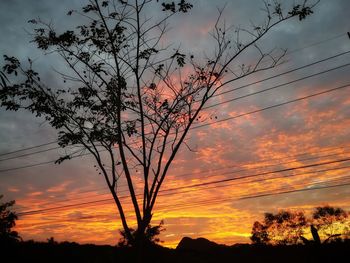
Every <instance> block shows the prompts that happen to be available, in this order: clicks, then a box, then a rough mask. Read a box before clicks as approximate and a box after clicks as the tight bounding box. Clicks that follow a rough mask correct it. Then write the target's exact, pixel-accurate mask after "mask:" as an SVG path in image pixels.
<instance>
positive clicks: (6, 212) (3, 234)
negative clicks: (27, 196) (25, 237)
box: [0, 195, 21, 243]
mask: <svg viewBox="0 0 350 263" xmlns="http://www.w3.org/2000/svg"><path fill="white" fill-rule="evenodd" d="M2 197H3V195H0V199H1V198H2ZM14 204H15V201H9V202H5V203H1V204H0V243H9V242H17V241H19V240H20V239H21V238H20V236H19V235H18V233H17V232H16V231H14V230H12V228H13V227H14V226H15V225H16V220H17V215H16V214H15V213H14V212H12V211H11V210H10V209H11V207H12V206H13V205H14Z"/></svg>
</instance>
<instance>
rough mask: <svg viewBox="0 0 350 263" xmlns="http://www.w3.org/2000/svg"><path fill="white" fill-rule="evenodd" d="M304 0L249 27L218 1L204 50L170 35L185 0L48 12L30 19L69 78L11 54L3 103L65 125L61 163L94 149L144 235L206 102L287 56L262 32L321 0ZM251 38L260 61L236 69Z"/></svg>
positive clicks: (95, 3) (138, 235)
mask: <svg viewBox="0 0 350 263" xmlns="http://www.w3.org/2000/svg"><path fill="white" fill-rule="evenodd" d="M300 2H301V3H300V4H298V5H297V4H295V5H294V6H292V7H291V11H289V12H288V10H287V11H285V10H283V9H282V8H281V4H280V3H278V2H277V1H271V3H270V2H269V1H266V2H264V4H265V6H264V11H265V13H266V19H265V20H264V21H263V22H262V23H261V24H260V25H259V26H256V25H254V26H253V27H252V28H248V29H247V28H242V27H228V26H227V25H226V23H225V21H223V19H222V12H223V10H221V9H219V10H218V11H219V12H218V18H217V20H216V22H215V24H214V25H213V31H212V33H211V37H212V38H213V40H214V43H215V44H214V45H213V50H212V52H206V57H203V58H200V57H199V58H196V57H195V56H194V55H193V54H191V53H189V54H187V52H184V51H182V50H180V49H179V48H176V49H172V48H170V47H167V46H164V45H163V42H164V39H165V36H166V33H167V31H168V24H169V23H170V22H171V18H172V17H173V16H175V15H184V14H185V13H186V14H187V15H188V14H189V12H190V10H191V8H192V4H190V3H188V2H187V1H185V0H179V1H171V2H170V1H165V2H159V1H158V0H157V1H152V0H142V1H141V0H136V1H132V2H131V1H121V0H118V1H117V0H110V1H100V0H91V1H90V2H89V4H88V5H86V6H83V7H82V8H81V10H71V11H69V12H68V14H67V15H68V16H71V15H78V16H81V17H83V19H84V21H86V23H85V24H81V25H77V26H75V27H72V28H69V29H68V30H66V31H63V32H58V31H57V30H55V29H54V27H53V26H52V24H51V23H46V22H45V21H42V20H41V19H35V20H30V21H29V22H30V23H31V24H33V26H34V34H33V42H34V43H35V44H36V45H37V48H39V49H41V50H42V51H43V52H44V53H45V54H48V55H52V56H53V55H58V57H59V58H60V59H61V60H62V61H63V62H64V63H65V65H66V66H67V67H66V69H65V71H64V72H62V73H60V76H61V77H62V78H63V84H64V85H63V86H64V87H63V88H56V87H50V86H47V84H45V83H43V81H42V79H41V77H40V75H39V73H38V72H36V71H35V70H34V68H33V62H32V60H30V59H28V66H24V65H23V63H21V62H20V60H19V59H17V58H15V57H11V56H4V58H5V65H4V67H3V74H6V76H10V75H12V76H11V77H10V78H11V83H14V84H11V85H10V84H9V85H2V86H4V87H1V89H0V102H1V106H2V107H5V108H6V109H7V110H14V111H17V110H19V109H25V110H28V111H30V112H32V113H33V114H35V115H36V116H38V117H43V118H45V119H46V121H47V122H48V123H49V124H50V125H51V126H52V127H53V128H55V129H56V130H57V131H58V144H59V145H60V146H61V147H62V148H65V149H66V152H67V154H66V155H64V156H62V157H61V158H60V159H58V160H57V163H61V162H63V161H65V160H69V159H72V158H73V157H78V156H80V155H81V154H84V153H86V152H87V153H89V154H91V155H92V156H93V157H94V158H95V161H96V166H95V167H96V169H97V171H98V173H99V174H101V175H102V176H103V178H104V179H105V181H106V183H107V186H108V188H109V190H110V192H111V194H112V196H113V198H114V201H115V204H116V206H117V209H118V212H119V215H120V218H121V222H122V225H123V228H124V232H125V236H126V237H127V239H128V240H131V241H132V243H134V244H135V243H137V244H138V243H139V242H136V240H135V239H140V240H147V238H145V237H146V236H147V235H150V233H149V232H147V231H149V230H150V228H149V225H150V222H151V219H152V215H153V208H154V206H155V202H156V200H157V196H158V193H159V190H160V188H161V186H162V184H163V182H164V179H165V177H166V175H167V173H168V171H169V168H170V166H171V164H172V162H173V160H174V159H175V157H176V155H177V153H178V151H179V149H180V147H181V145H183V144H186V142H185V138H186V136H187V134H188V132H189V130H190V128H191V127H192V126H193V124H196V123H198V122H200V121H201V118H200V117H201V115H200V114H201V112H202V110H203V108H204V106H205V105H206V104H207V103H208V101H210V99H211V98H213V96H214V95H215V94H216V93H217V91H218V90H220V89H222V88H223V87H224V86H227V85H228V84H231V83H233V82H234V81H236V80H239V79H241V78H244V77H246V76H248V75H251V74H253V73H256V72H259V71H262V70H267V69H271V68H273V67H275V66H277V65H278V64H279V63H280V61H281V59H282V58H283V56H284V54H285V50H282V51H281V52H279V53H278V52H276V50H270V51H264V49H263V48H261V47H260V46H259V44H258V41H259V40H260V39H261V38H262V37H263V36H265V35H266V34H267V33H268V32H269V31H270V30H271V29H272V28H273V27H275V26H276V25H278V24H280V23H282V22H283V21H286V20H288V19H290V18H293V17H298V18H299V19H300V20H303V19H304V18H305V17H306V16H308V15H310V14H311V13H312V8H313V6H314V5H309V4H308V3H307V1H306V0H303V1H302V0H301V1H300ZM151 10H152V11H153V10H158V13H157V15H156V16H151V15H149V12H150V11H151ZM76 21H77V20H76ZM248 48H251V49H253V50H254V51H255V54H256V61H255V62H253V63H252V64H251V65H249V66H246V65H241V66H240V68H241V70H239V71H237V70H236V66H237V64H236V60H237V58H238V57H239V56H240V55H241V54H243V53H244V52H245V51H246V50H247V49H248ZM277 53H278V54H277ZM276 54H277V55H276ZM56 58H57V57H55V60H56ZM17 75H18V77H17V78H16V76H17ZM1 76H5V75H1ZM13 79H14V80H15V81H13ZM23 79H24V80H23ZM1 80H2V81H3V80H4V77H2V78H1ZM65 83H66V84H65ZM3 84H4V83H3ZM202 119H203V118H202ZM140 177H141V179H142V184H143V186H142V192H143V194H142V197H141V198H139V199H138V198H137V197H136V193H135V181H136V178H137V179H139V178H140ZM121 178H123V179H125V181H126V182H127V185H128V190H129V194H130V199H131V201H132V207H133V211H134V215H135V217H136V221H137V228H136V230H135V231H134V232H133V231H132V230H131V229H132V228H131V227H130V226H129V221H128V220H129V218H127V217H126V215H125V206H124V205H123V203H122V198H121V195H120V194H119V192H118V185H119V182H120V179H121Z"/></svg>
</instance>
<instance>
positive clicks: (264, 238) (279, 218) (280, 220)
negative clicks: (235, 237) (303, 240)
mask: <svg viewBox="0 0 350 263" xmlns="http://www.w3.org/2000/svg"><path fill="white" fill-rule="evenodd" d="M306 225H307V220H306V218H305V215H304V213H303V212H291V211H285V210H282V211H280V212H278V213H277V214H272V213H265V216H264V222H263V223H260V222H258V221H257V222H255V223H254V225H253V229H252V236H251V240H252V242H253V243H254V244H274V245H281V244H284V245H286V244H296V243H297V242H298V240H299V238H300V236H301V235H302V234H303V229H304V228H305V226H306Z"/></svg>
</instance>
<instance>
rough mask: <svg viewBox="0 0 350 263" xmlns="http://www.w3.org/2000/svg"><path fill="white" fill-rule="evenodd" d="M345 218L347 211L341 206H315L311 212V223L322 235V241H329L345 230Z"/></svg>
mask: <svg viewBox="0 0 350 263" xmlns="http://www.w3.org/2000/svg"><path fill="white" fill-rule="evenodd" d="M347 218H348V213H347V212H346V211H345V210H343V209H342V208H339V207H331V206H329V205H326V206H320V207H316V208H315V211H314V212H313V214H312V219H313V222H312V223H313V225H314V227H315V229H317V232H318V233H319V234H320V235H321V236H324V241H323V242H329V241H331V239H334V238H338V237H340V236H341V235H342V234H343V233H344V232H345V229H344V227H345V223H346V220H347Z"/></svg>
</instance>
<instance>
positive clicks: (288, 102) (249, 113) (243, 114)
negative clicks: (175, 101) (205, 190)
mask: <svg viewBox="0 0 350 263" xmlns="http://www.w3.org/2000/svg"><path fill="white" fill-rule="evenodd" d="M348 87H350V84H346V85H343V86H340V87H336V88H333V89H328V90H324V91H322V92H318V93H313V94H310V95H307V96H304V97H300V98H297V99H293V100H289V101H285V102H282V103H278V104H275V105H271V106H268V107H265V108H260V109H257V110H253V111H249V112H246V113H242V114H238V115H236V116H232V117H228V118H225V119H222V120H217V121H215V122H212V123H205V124H202V125H197V126H193V127H191V129H190V130H193V129H198V128H202V127H205V126H210V125H212V124H215V123H219V122H225V121H228V120H233V119H237V118H240V117H243V116H247V115H251V114H254V113H258V112H262V111H265V110H269V109H273V108H277V107H281V106H284V105H288V104H291V103H294V102H297V101H301V100H306V99H309V98H312V97H316V96H319V95H323V94H326V93H330V92H333V91H336V90H340V89H344V88H348Z"/></svg>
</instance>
